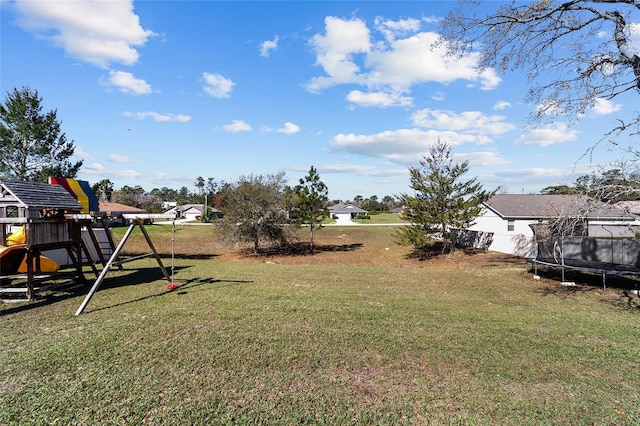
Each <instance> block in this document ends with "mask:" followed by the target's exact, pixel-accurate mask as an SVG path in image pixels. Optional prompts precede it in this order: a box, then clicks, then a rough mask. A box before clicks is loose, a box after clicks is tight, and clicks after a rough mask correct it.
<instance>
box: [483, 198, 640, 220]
mask: <svg viewBox="0 0 640 426" xmlns="http://www.w3.org/2000/svg"><path fill="white" fill-rule="evenodd" d="M485 205H486V206H487V207H489V208H490V209H491V210H493V211H494V212H495V213H496V214H498V215H499V216H501V217H503V218H513V219H547V218H552V217H559V216H565V217H567V216H568V217H588V218H603V219H629V218H630V216H629V215H628V214H627V213H625V212H624V211H622V210H620V209H616V208H614V207H612V206H609V205H605V204H603V203H599V202H596V201H593V200H589V199H588V198H587V197H586V196H583V195H547V194H496V195H494V196H493V197H491V198H490V199H489V200H488V201H487V202H486V203H485Z"/></svg>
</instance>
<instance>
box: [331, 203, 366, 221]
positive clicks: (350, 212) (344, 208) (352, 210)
mask: <svg viewBox="0 0 640 426" xmlns="http://www.w3.org/2000/svg"><path fill="white" fill-rule="evenodd" d="M328 209H329V214H330V215H331V218H332V219H335V220H336V222H338V223H341V222H342V223H344V222H351V219H355V218H356V216H358V215H359V214H367V213H368V211H367V210H364V209H361V208H360V207H357V206H354V205H352V204H347V203H338V204H335V205H333V206H330V207H328Z"/></svg>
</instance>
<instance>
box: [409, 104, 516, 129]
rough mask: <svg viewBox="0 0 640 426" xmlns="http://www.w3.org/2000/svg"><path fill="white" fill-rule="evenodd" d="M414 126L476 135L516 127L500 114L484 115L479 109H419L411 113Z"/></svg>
mask: <svg viewBox="0 0 640 426" xmlns="http://www.w3.org/2000/svg"><path fill="white" fill-rule="evenodd" d="M411 119H412V121H413V123H414V124H415V125H416V126H420V127H428V128H431V129H438V130H452V131H457V132H465V133H472V134H476V135H500V134H503V133H506V132H510V131H512V130H514V129H515V128H516V126H515V125H513V124H511V123H509V122H506V121H505V120H506V117H505V116H502V115H485V114H484V113H482V112H480V111H464V112H462V113H460V114H457V113H455V112H453V111H446V110H432V109H429V108H426V109H423V110H419V111H416V112H414V113H413V114H412V115H411Z"/></svg>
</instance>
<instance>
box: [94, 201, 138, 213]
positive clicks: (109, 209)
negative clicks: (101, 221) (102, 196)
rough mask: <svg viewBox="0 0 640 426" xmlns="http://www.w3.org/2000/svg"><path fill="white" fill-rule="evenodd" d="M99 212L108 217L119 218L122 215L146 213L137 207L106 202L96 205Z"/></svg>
mask: <svg viewBox="0 0 640 426" xmlns="http://www.w3.org/2000/svg"><path fill="white" fill-rule="evenodd" d="M98 206H99V208H100V211H101V212H104V213H107V214H108V215H109V216H120V215H122V214H136V213H148V212H147V211H146V210H144V209H139V208H138V207H133V206H127V205H126V204H120V203H111V202H107V201H100V202H99V204H98Z"/></svg>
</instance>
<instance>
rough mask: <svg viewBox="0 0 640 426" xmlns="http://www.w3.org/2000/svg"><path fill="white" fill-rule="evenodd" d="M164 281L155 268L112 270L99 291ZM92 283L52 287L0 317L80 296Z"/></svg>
mask: <svg viewBox="0 0 640 426" xmlns="http://www.w3.org/2000/svg"><path fill="white" fill-rule="evenodd" d="M187 268H190V266H180V267H174V268H173V272H174V273H175V272H177V271H180V270H183V269H187ZM166 269H167V273H168V274H169V276H171V269H170V267H167V268H166ZM88 275H89V274H87V273H86V272H85V278H87V276H88ZM110 275H111V276H110ZM164 279H165V278H164V275H163V274H162V271H161V270H160V268H159V267H157V266H156V267H148V268H135V269H134V268H132V269H126V268H125V269H123V270H122V271H118V270H117V269H115V268H114V269H112V270H111V271H110V272H109V274H107V277H106V278H105V280H104V282H103V283H102V285H101V286H100V289H105V288H117V287H124V286H130V285H138V284H144V283H149V282H153V281H158V280H164ZM94 282H95V279H87V280H86V282H85V283H81V282H73V283H69V284H61V285H52V286H51V289H50V290H46V291H43V292H38V293H36V295H35V297H34V298H33V299H32V300H31V301H28V302H27V301H25V302H12V303H18V305H17V306H14V307H11V308H7V309H2V310H1V311H0V316H4V315H11V314H15V313H18V312H23V311H28V310H31V309H34V308H39V307H41V306H47V305H51V304H53V303H56V302H60V301H62V300H66V299H70V298H74V297H77V296H82V295H84V294H86V293H87V292H88V291H89V289H90V288H91V286H92V285H93V283H94Z"/></svg>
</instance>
